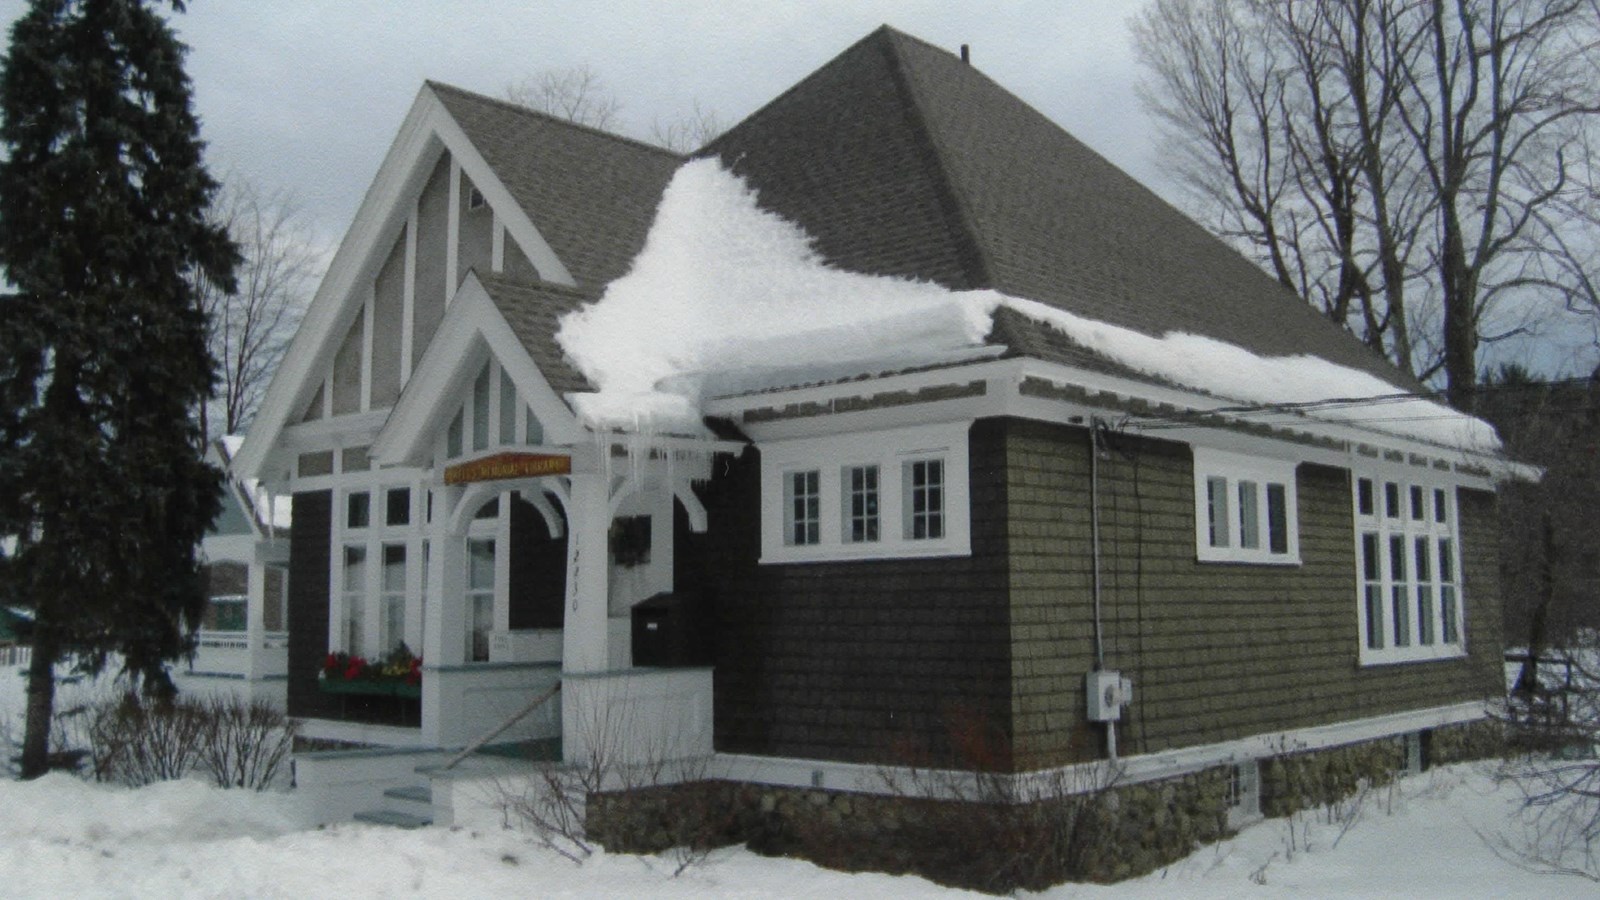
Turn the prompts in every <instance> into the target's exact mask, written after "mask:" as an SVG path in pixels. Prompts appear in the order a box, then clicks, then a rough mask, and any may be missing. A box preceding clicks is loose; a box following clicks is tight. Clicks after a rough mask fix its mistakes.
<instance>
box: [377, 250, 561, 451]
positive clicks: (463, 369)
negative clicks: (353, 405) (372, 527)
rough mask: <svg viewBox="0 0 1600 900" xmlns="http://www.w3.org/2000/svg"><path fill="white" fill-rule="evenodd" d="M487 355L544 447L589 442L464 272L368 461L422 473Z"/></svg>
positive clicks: (479, 284)
mask: <svg viewBox="0 0 1600 900" xmlns="http://www.w3.org/2000/svg"><path fill="white" fill-rule="evenodd" d="M491 356H492V357H494V359H496V360H497V361H499V363H500V365H501V367H502V368H504V369H505V371H506V374H507V375H509V376H510V377H511V382H512V384H514V385H516V388H517V391H518V393H520V394H521V395H522V396H523V397H525V398H526V399H527V401H528V405H529V407H531V408H532V409H533V414H534V415H535V416H537V417H538V419H539V423H540V425H542V426H543V427H544V432H545V442H546V443H547V444H552V445H562V444H576V443H578V442H580V441H583V440H587V439H588V434H589V432H588V431H587V430H586V429H584V428H583V426H582V425H580V424H579V423H578V419H577V417H576V416H574V415H573V414H572V411H571V410H570V409H568V408H567V405H566V403H564V402H563V401H562V400H561V398H560V397H559V396H557V395H556V392H555V391H554V390H552V389H551V387H550V383H549V382H547V381H545V378H544V375H543V373H541V372H540V371H539V367H538V366H536V365H535V364H534V362H533V359H532V358H531V357H530V356H529V355H528V351H527V349H526V348H524V347H523V346H522V342H521V341H520V340H519V339H518V338H517V336H516V334H515V333H513V332H512V330H511V326H510V324H508V323H507V322H506V320H505V316H503V315H501V314H500V310H499V308H497V307H496V306H495V305H494V301H492V300H490V299H489V292H488V291H487V290H485V289H484V287H483V283H482V282H480V281H479V280H478V278H477V276H476V275H475V274H473V273H470V272H469V273H468V274H467V280H466V281H464V282H462V284H461V289H460V290H458V291H456V294H455V297H454V299H453V300H451V302H450V305H449V306H448V307H446V309H445V314H444V319H443V321H441V322H440V323H439V331H438V333H437V334H435V335H434V338H433V342H432V343H430V344H429V345H428V349H426V350H424V351H423V353H422V359H420V360H418V361H417V368H416V371H414V372H413V373H412V378H411V381H410V382H408V383H407V384H406V386H405V389H404V390H402V391H401V392H400V399H399V401H398V402H396V403H395V405H394V409H393V410H392V411H390V413H389V419H388V421H387V422H385V423H384V426H383V428H382V429H380V430H379V431H378V434H377V437H376V438H375V439H374V440H373V442H372V450H371V455H372V460H373V462H374V463H375V464H377V465H379V466H399V465H410V466H426V465H427V464H428V461H429V455H430V454H431V452H432V450H433V447H434V438H435V437H437V435H438V432H439V430H440V429H442V428H443V427H445V424H446V423H447V421H448V419H449V417H450V416H451V415H453V414H454V412H455V401H456V400H458V399H459V398H460V397H461V395H462V393H463V392H465V391H466V390H467V387H468V385H469V384H470V383H471V381H472V379H473V378H474V377H476V376H477V373H478V370H479V369H480V368H482V367H483V364H484V362H485V361H487V360H488V359H489V358H490V357H491Z"/></svg>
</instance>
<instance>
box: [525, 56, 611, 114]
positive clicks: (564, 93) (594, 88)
mask: <svg viewBox="0 0 1600 900" xmlns="http://www.w3.org/2000/svg"><path fill="white" fill-rule="evenodd" d="M506 99H507V100H510V101H511V102H512V103H515V104H517V105H519V106H526V107H528V108H529V109H535V110H538V111H539V112H542V113H548V114H549V115H552V116H556V117H558V118H562V119H566V120H567V121H569V122H576V123H578V124H579V125H588V126H589V127H591V128H599V129H602V130H609V129H611V128H612V127H613V126H614V125H615V124H616V121H617V114H618V113H619V112H621V111H622V101H620V100H618V99H617V98H616V96H615V95H614V94H612V93H611V91H610V89H609V88H607V87H606V85H605V82H604V81H602V80H601V78H600V73H599V72H596V71H595V70H594V69H592V68H590V67H589V66H588V65H576V66H568V67H567V68H564V69H544V70H542V71H539V72H536V73H534V74H532V75H529V76H528V77H526V78H524V79H522V80H521V81H518V82H515V83H514V84H510V85H507V86H506Z"/></svg>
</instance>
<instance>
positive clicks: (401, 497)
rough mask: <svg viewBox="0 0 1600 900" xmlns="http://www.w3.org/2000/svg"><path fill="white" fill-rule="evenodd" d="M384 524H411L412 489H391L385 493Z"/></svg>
mask: <svg viewBox="0 0 1600 900" xmlns="http://www.w3.org/2000/svg"><path fill="white" fill-rule="evenodd" d="M383 507H384V509H383V524H385V525H389V526H399V525H409V524H411V489H410V488H389V489H388V490H387V491H384V493H383Z"/></svg>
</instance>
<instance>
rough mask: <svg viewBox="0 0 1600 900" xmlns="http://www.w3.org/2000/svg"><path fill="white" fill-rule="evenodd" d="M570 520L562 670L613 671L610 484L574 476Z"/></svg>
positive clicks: (605, 480)
mask: <svg viewBox="0 0 1600 900" xmlns="http://www.w3.org/2000/svg"><path fill="white" fill-rule="evenodd" d="M571 493H572V496H571V508H570V509H569V510H568V515H567V529H568V530H567V597H566V604H567V608H566V617H565V624H564V625H563V626H562V635H561V670H562V671H563V672H565V673H585V672H604V671H605V670H606V669H607V668H608V667H609V662H608V641H607V633H606V628H607V624H606V618H607V607H608V605H609V602H610V598H609V596H608V594H609V591H608V588H607V578H608V576H609V569H610V552H609V547H608V546H607V535H608V533H609V530H610V528H611V495H610V479H609V478H608V477H606V476H605V475H604V474H602V473H599V472H594V473H589V474H583V475H573V476H572V492H571Z"/></svg>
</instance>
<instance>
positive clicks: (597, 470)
mask: <svg viewBox="0 0 1600 900" xmlns="http://www.w3.org/2000/svg"><path fill="white" fill-rule="evenodd" d="M583 449H584V450H589V449H590V448H583ZM592 449H593V452H592V453H578V454H573V455H571V456H551V455H545V456H535V455H533V454H499V455H497V456H494V457H486V458H484V459H481V460H474V461H469V462H468V463H465V464H462V465H458V466H452V467H450V468H449V469H447V470H444V471H443V472H441V473H439V477H440V481H439V483H438V484H436V485H435V486H434V488H433V503H434V514H433V516H432V517H431V519H430V528H431V530H432V531H433V532H434V533H433V535H432V537H431V539H430V541H429V543H430V545H431V546H432V548H434V549H433V551H432V553H431V558H430V564H429V566H428V572H427V581H428V590H427V593H428V595H429V596H430V597H436V598H440V601H439V602H436V603H429V604H427V606H426V608H425V609H424V610H423V619H424V629H423V634H424V641H423V656H424V659H425V661H426V662H425V666H424V676H423V687H422V716H421V718H422V730H423V738H424V740H425V742H427V743H429V744H432V745H434V746H440V747H451V746H460V745H464V744H466V743H469V742H471V741H473V740H474V739H476V738H478V737H480V736H481V735H483V734H485V733H487V732H489V731H491V730H493V729H494V728H497V727H499V726H500V725H502V724H503V723H504V722H505V721H506V720H507V717H509V716H512V715H514V714H515V713H516V712H517V711H518V710H520V709H522V708H523V707H524V706H525V705H526V704H527V702H528V701H529V700H530V699H531V698H533V697H535V696H538V695H539V694H542V693H544V692H546V691H547V690H549V689H550V687H552V686H554V685H556V684H557V683H559V684H560V685H561V696H560V701H559V703H557V702H551V703H548V704H546V705H545V706H544V707H543V708H541V709H539V710H536V711H535V712H534V713H532V714H530V715H528V716H527V717H526V718H525V719H523V720H521V721H519V722H518V723H517V724H516V725H515V726H513V727H512V728H511V729H508V730H507V732H506V737H505V738H502V739H504V740H531V739H547V738H555V737H559V738H561V745H562V755H563V757H564V758H566V759H567V760H568V761H573V762H577V761H582V760H585V759H586V758H587V757H589V756H590V755H592V754H594V753H596V752H598V748H600V747H604V748H605V752H606V753H607V754H608V756H609V757H612V758H616V759H619V760H620V759H625V758H629V757H637V758H639V759H640V760H641V761H642V760H644V759H647V758H650V757H657V756H660V755H662V754H663V753H670V755H672V756H679V755H686V754H692V753H699V752H710V740H711V731H710V729H711V726H710V720H711V677H710V670H709V669H706V668H702V669H694V668H670V669H646V668H640V667H636V666H634V665H633V659H632V654H631V645H630V635H631V631H630V624H631V618H632V607H633V606H634V605H635V604H637V603H638V602H640V601H642V600H645V599H647V598H649V597H652V596H655V595H658V594H661V593H664V592H669V591H671V590H672V586H673V558H672V556H673V546H674V543H675V542H674V534H673V529H674V527H675V526H674V521H675V519H677V520H681V521H686V522H687V523H688V527H689V528H690V529H691V530H694V531H703V530H704V529H705V527H706V518H705V511H704V509H703V508H702V507H701V505H700V503H699V500H698V498H696V497H695V495H694V493H693V491H692V490H691V489H690V485H691V483H692V482H693V481H694V480H696V479H700V478H704V477H706V476H708V475H709V463H710V453H711V451H712V450H713V448H710V447H707V446H705V445H704V444H703V443H701V442H693V443H692V444H691V443H688V442H686V445H685V446H680V447H672V446H662V445H660V444H659V443H657V444H654V445H651V446H640V445H638V443H637V441H632V442H630V443H629V444H628V445H626V446H623V445H615V446H607V445H605V444H603V443H602V444H600V445H598V446H596V447H594V448H592ZM675 508H676V509H677V510H678V511H679V512H678V513H677V514H676V515H675ZM685 514H686V515H685Z"/></svg>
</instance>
